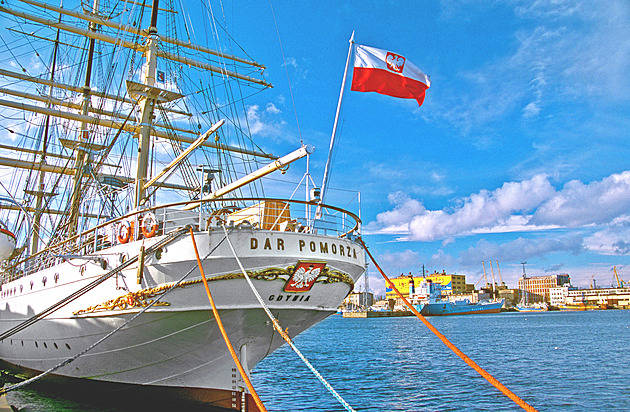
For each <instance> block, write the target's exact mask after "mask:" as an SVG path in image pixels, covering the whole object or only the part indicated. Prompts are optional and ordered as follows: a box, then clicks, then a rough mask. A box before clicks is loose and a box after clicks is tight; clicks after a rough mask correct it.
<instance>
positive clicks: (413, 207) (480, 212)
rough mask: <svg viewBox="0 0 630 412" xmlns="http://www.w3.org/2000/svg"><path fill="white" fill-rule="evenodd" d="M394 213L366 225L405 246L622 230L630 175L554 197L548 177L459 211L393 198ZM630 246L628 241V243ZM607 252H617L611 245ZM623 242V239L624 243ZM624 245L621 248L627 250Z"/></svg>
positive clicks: (475, 198) (462, 203) (478, 198)
mask: <svg viewBox="0 0 630 412" xmlns="http://www.w3.org/2000/svg"><path fill="white" fill-rule="evenodd" d="M389 200H390V203H392V204H393V205H394V208H393V209H392V210H390V211H386V212H383V213H379V214H378V215H377V217H376V221H374V222H370V223H369V224H368V225H366V227H365V229H366V231H368V232H370V233H381V234H398V235H405V238H404V240H415V241H435V240H444V239H447V240H448V239H450V238H452V237H457V236H467V235H471V234H480V233H499V232H501V233H504V232H531V231H540V230H548V229H557V228H580V227H587V226H592V225H607V224H608V225H612V226H616V227H620V226H623V224H624V223H625V221H626V220H624V219H625V218H624V217H625V216H628V215H629V214H630V171H626V172H623V173H620V174H613V175H611V176H609V177H606V178H604V179H602V180H601V181H594V182H591V183H589V184H583V183H582V182H579V181H577V180H573V181H570V182H568V183H567V184H565V185H564V187H563V188H562V190H560V191H556V190H555V189H554V188H553V186H552V185H551V183H550V182H549V178H548V177H547V176H546V175H536V176H534V177H533V178H531V179H528V180H523V181H521V182H507V183H504V184H503V186H502V187H500V188H498V189H495V190H494V191H488V190H482V191H480V192H479V193H475V194H472V195H470V196H468V197H466V198H462V199H455V202H454V203H455V204H457V205H458V206H456V207H452V208H445V209H442V210H427V209H426V208H425V207H424V205H423V204H422V202H420V201H418V200H416V199H412V198H411V197H409V196H408V195H406V194H404V193H402V192H396V193H393V194H391V195H390V196H389ZM628 239H629V240H630V238H628ZM619 240H620V239H614V240H613V241H610V242H608V246H607V247H608V248H609V249H611V250H613V248H614V246H612V244H613V243H615V242H618V241H619ZM621 240H622V241H625V238H624V239H621ZM624 245H625V244H624V243H617V249H618V250H624V247H625V246H624Z"/></svg>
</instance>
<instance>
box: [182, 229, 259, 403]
mask: <svg viewBox="0 0 630 412" xmlns="http://www.w3.org/2000/svg"><path fill="white" fill-rule="evenodd" d="M190 238H191V239H192V244H193V249H195V256H196V257H197V265H198V266H199V272H200V273H201V279H202V280H203V286H204V287H205V288H206V294H207V295H208V300H209V301H210V306H212V313H213V314H214V318H215V319H216V321H217V326H219V330H220V331H221V335H222V336H223V340H225V344H226V346H227V348H228V350H229V351H230V355H232V359H233V360H234V363H235V364H236V367H237V368H238V371H239V372H240V374H241V377H242V378H243V381H244V382H245V385H247V389H249V393H250V394H251V395H252V396H253V397H254V402H256V406H258V409H260V410H261V411H263V412H267V408H265V405H264V404H263V403H262V401H261V400H260V397H258V393H256V390H255V389H254V385H252V382H251V381H250V380H249V376H247V372H245V369H244V368H243V365H242V364H241V361H240V360H239V359H238V356H236V352H235V351H234V347H233V346H232V343H231V342H230V338H229V337H228V335H227V332H226V331H225V328H224V327H223V322H221V318H220V317H219V311H218V310H217V307H216V305H215V304H214V299H212V294H211V293H210V287H209V286H208V280H207V279H206V274H205V273H204V271H203V265H202V264H201V259H199V250H198V249H197V242H196V241H195V234H194V233H193V230H192V227H191V228H190Z"/></svg>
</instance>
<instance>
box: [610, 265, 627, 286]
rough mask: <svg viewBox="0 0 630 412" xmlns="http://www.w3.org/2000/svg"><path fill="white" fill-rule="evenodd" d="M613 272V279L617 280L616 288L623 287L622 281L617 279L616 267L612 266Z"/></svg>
mask: <svg viewBox="0 0 630 412" xmlns="http://www.w3.org/2000/svg"><path fill="white" fill-rule="evenodd" d="M613 272H614V274H615V279H616V280H617V287H618V288H622V287H624V285H623V284H624V281H623V280H621V278H619V273H618V272H617V266H613ZM625 283H626V284H627V283H628V282H625Z"/></svg>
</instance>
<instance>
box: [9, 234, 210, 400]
mask: <svg viewBox="0 0 630 412" xmlns="http://www.w3.org/2000/svg"><path fill="white" fill-rule="evenodd" d="M186 229H187V228H186V227H184V228H180V230H179V231H178V235H177V237H175V238H173V239H171V240H175V239H177V238H178V237H179V236H180V235H182V234H184V233H185V232H186ZM217 246H218V245H217ZM215 250H216V247H215V248H214V249H212V250H211V251H210V252H209V253H208V255H207V256H206V257H205V258H204V259H206V258H207V257H208V256H210V254H211V253H212V252H214V251H215ZM193 270H195V266H193V267H192V268H191V269H190V270H189V271H188V272H187V273H186V274H185V275H184V276H182V278H181V279H179V280H178V281H177V282H175V283H173V285H171V287H170V288H168V289H166V290H165V291H164V293H163V294H162V295H160V296H158V297H157V298H155V299H154V300H153V301H151V302H149V304H148V305H147V306H145V307H143V308H142V309H141V310H140V311H138V313H136V314H135V315H134V316H132V317H131V318H129V319H128V320H126V321H125V322H123V323H122V324H121V325H120V326H118V327H117V328H116V329H114V330H112V331H111V332H109V333H108V334H107V335H105V336H103V337H102V338H101V339H99V340H98V341H96V342H94V343H93V344H92V345H90V346H88V347H87V348H85V349H83V350H82V351H81V352H79V353H77V354H76V355H74V356H73V357H71V358H68V359H66V360H64V361H63V362H61V363H60V364H58V365H56V366H53V367H52V368H50V369H48V370H47V371H45V372H42V373H40V374H39V375H37V376H34V377H32V378H30V379H27V380H25V381H22V382H19V383H16V384H15V385H11V386H7V387H4V388H2V389H0V396H2V395H4V394H5V393H7V392H10V391H13V390H15V389H19V388H22V387H24V386H26V385H29V384H31V383H33V382H35V381H38V380H40V379H42V378H44V377H46V376H47V375H50V374H51V373H53V372H54V371H56V370H57V369H60V368H62V367H64V366H66V365H68V364H70V363H72V362H74V361H75V360H77V359H78V358H79V357H81V356H83V355H85V354H86V353H87V352H89V351H90V350H92V349H94V348H95V347H96V346H98V345H100V344H101V343H103V342H104V341H105V340H106V339H108V338H109V337H111V336H112V335H114V334H115V333H116V332H118V331H119V330H121V329H122V328H124V327H125V326H127V325H129V324H130V323H131V322H133V321H134V320H135V319H137V318H138V316H140V315H142V314H143V313H144V312H146V311H147V310H148V309H150V308H151V307H153V306H154V305H156V304H157V303H158V302H159V301H160V300H162V298H164V297H165V296H166V295H168V294H169V292H171V291H172V290H173V289H175V288H176V287H178V286H179V285H180V284H181V283H182V282H183V281H184V279H186V278H187V277H188V276H189V275H190V274H191V273H192V272H193Z"/></svg>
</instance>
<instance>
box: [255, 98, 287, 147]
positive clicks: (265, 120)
mask: <svg viewBox="0 0 630 412" xmlns="http://www.w3.org/2000/svg"><path fill="white" fill-rule="evenodd" d="M281 113H282V112H281V111H280V110H279V109H278V108H277V107H276V106H275V105H274V104H273V103H268V104H267V106H266V108H265V109H264V110H261V108H260V106H258V105H252V106H247V120H248V123H249V129H250V132H251V134H252V135H253V136H261V137H270V138H274V139H280V138H281V137H282V134H283V127H284V126H285V124H286V123H285V121H284V120H282V118H281V117H280V116H279V115H280V114H281Z"/></svg>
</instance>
